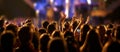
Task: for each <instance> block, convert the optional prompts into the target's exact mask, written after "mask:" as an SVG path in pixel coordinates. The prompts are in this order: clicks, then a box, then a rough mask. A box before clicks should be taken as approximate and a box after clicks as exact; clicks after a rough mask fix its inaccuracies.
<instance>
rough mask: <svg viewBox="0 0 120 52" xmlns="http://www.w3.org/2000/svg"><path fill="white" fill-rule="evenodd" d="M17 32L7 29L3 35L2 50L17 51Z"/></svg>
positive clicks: (2, 51)
mask: <svg viewBox="0 0 120 52" xmlns="http://www.w3.org/2000/svg"><path fill="white" fill-rule="evenodd" d="M15 40H16V39H15V34H14V33H13V32H12V31H5V32H4V33H3V34H2V35H1V52H15V48H14V45H15Z"/></svg>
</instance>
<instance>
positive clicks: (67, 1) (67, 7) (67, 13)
mask: <svg viewBox="0 0 120 52" xmlns="http://www.w3.org/2000/svg"><path fill="white" fill-rule="evenodd" d="M65 4H66V6H65V15H66V18H68V17H69V0H65Z"/></svg>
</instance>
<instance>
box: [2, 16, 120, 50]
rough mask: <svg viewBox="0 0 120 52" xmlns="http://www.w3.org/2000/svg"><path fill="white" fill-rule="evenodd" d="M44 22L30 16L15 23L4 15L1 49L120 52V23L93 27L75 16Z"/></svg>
mask: <svg viewBox="0 0 120 52" xmlns="http://www.w3.org/2000/svg"><path fill="white" fill-rule="evenodd" d="M93 23H94V22H93ZM41 25H42V26H41V27H36V26H34V24H33V21H32V20H31V19H27V20H26V21H24V22H23V24H21V25H16V24H14V23H9V21H8V22H7V23H6V22H5V19H4V18H2V17H1V18H0V52H120V50H119V48H120V26H119V25H114V24H107V25H104V24H101V25H97V26H93V25H91V24H89V23H88V22H86V23H85V22H83V21H82V19H81V18H80V19H79V18H75V17H74V18H72V20H70V21H65V18H63V19H60V21H59V22H56V21H54V20H53V21H49V20H44V21H43V22H42V23H41Z"/></svg>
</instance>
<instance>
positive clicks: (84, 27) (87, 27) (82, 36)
mask: <svg viewBox="0 0 120 52" xmlns="http://www.w3.org/2000/svg"><path fill="white" fill-rule="evenodd" d="M90 29H92V26H91V25H88V24H82V25H81V27H80V37H79V44H80V46H81V45H83V43H84V42H85V39H86V36H87V32H88V31H89V30H90Z"/></svg>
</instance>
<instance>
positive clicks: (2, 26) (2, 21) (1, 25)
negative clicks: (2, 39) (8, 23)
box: [0, 16, 5, 34]
mask: <svg viewBox="0 0 120 52" xmlns="http://www.w3.org/2000/svg"><path fill="white" fill-rule="evenodd" d="M4 18H5V16H0V34H1V33H2V32H3V31H4V30H5V19H4Z"/></svg>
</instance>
